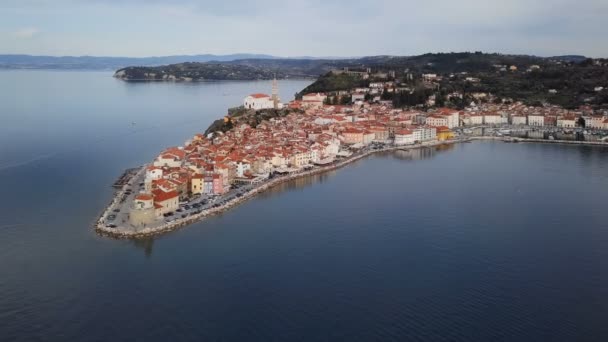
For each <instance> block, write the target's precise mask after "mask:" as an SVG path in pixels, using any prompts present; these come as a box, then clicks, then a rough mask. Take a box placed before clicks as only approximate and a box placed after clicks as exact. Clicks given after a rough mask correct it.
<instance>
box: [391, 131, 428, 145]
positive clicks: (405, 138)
mask: <svg viewBox="0 0 608 342" xmlns="http://www.w3.org/2000/svg"><path fill="white" fill-rule="evenodd" d="M420 141H422V140H420ZM415 142H416V140H415V139H414V132H412V131H410V130H407V129H400V130H398V131H395V145H411V144H414V143H415Z"/></svg>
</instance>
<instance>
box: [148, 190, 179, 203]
mask: <svg viewBox="0 0 608 342" xmlns="http://www.w3.org/2000/svg"><path fill="white" fill-rule="evenodd" d="M152 194H153V195H154V201H155V202H164V201H167V200H170V199H173V198H175V197H178V196H179V194H178V193H177V191H175V190H172V191H169V192H165V191H162V190H160V189H157V190H152Z"/></svg>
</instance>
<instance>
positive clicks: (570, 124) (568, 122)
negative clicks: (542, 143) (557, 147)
mask: <svg viewBox="0 0 608 342" xmlns="http://www.w3.org/2000/svg"><path fill="white" fill-rule="evenodd" d="M575 126H576V119H573V118H558V119H557V127H562V128H574V127H575Z"/></svg>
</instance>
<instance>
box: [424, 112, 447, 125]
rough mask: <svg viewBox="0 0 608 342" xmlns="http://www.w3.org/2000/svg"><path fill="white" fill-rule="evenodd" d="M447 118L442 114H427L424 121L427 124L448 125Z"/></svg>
mask: <svg viewBox="0 0 608 342" xmlns="http://www.w3.org/2000/svg"><path fill="white" fill-rule="evenodd" d="M448 122H449V118H448V117H446V116H443V115H429V116H427V117H426V121H425V123H426V124H427V125H429V126H434V127H439V126H446V127H450V126H448Z"/></svg>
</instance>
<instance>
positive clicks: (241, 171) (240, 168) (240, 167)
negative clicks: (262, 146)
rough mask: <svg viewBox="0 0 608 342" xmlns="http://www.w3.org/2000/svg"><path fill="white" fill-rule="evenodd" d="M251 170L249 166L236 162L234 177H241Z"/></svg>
mask: <svg viewBox="0 0 608 342" xmlns="http://www.w3.org/2000/svg"><path fill="white" fill-rule="evenodd" d="M249 170H251V164H249V163H243V162H238V163H236V175H237V177H243V176H244V175H245V173H246V172H247V171H249Z"/></svg>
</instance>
